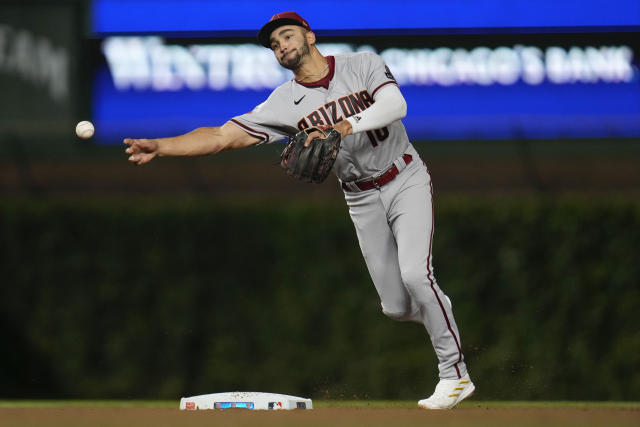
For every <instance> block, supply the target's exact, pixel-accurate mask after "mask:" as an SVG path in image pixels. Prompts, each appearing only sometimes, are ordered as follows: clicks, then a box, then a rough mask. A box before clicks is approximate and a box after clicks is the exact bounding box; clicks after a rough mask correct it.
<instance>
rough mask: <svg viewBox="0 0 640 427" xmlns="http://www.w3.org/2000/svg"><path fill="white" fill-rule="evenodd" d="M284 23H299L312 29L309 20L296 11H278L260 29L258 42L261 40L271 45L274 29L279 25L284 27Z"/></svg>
mask: <svg viewBox="0 0 640 427" xmlns="http://www.w3.org/2000/svg"><path fill="white" fill-rule="evenodd" d="M283 25H298V26H300V27H302V28H304V29H306V30H308V31H311V27H309V24H308V23H307V21H305V20H304V19H302V17H301V16H300V15H298V14H297V13H296V12H281V13H276V14H275V15H273V16H272V17H271V19H270V20H269V22H267V23H266V24H264V25H263V26H262V28H260V31H259V32H258V42H260V44H261V45H262V46H264V47H271V43H269V38H270V37H271V33H272V32H273V30H275V29H276V28H278V27H282V26H283Z"/></svg>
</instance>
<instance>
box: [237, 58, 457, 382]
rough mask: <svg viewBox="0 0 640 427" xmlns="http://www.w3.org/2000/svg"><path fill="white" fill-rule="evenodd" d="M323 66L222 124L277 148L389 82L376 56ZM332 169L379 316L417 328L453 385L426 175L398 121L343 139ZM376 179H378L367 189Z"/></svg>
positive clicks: (450, 337) (453, 361) (451, 335)
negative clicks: (319, 74) (322, 71)
mask: <svg viewBox="0 0 640 427" xmlns="http://www.w3.org/2000/svg"><path fill="white" fill-rule="evenodd" d="M326 60H327V63H328V65H329V72H328V74H327V75H326V77H324V78H323V79H322V80H320V81H317V82H313V83H301V82H298V81H296V80H291V81H289V82H286V83H284V84H283V85H281V86H279V87H278V88H277V89H275V90H274V92H273V93H272V94H271V95H270V96H269V98H268V99H267V100H266V101H265V102H264V103H262V104H260V105H258V106H257V107H256V108H255V109H254V110H253V111H252V112H250V113H247V114H243V115H241V116H237V117H234V118H233V119H232V120H231V122H233V123H234V124H236V125H237V126H239V127H240V128H242V129H243V130H245V131H246V132H248V133H250V134H251V135H253V136H255V137H258V138H260V139H261V143H272V142H278V141H281V140H282V139H283V138H284V137H287V136H290V135H293V134H295V133H296V132H297V131H298V130H300V129H303V128H306V127H309V126H317V125H333V124H335V123H337V122H339V121H341V120H344V119H346V118H348V117H351V116H355V115H357V114H359V113H361V112H362V111H365V110H366V109H367V108H368V107H370V106H371V105H372V104H373V103H374V102H375V99H376V96H377V94H378V93H379V91H380V90H381V89H382V88H384V87H385V86H388V85H396V81H395V79H394V78H393V75H392V74H391V72H390V71H389V69H388V68H387V67H386V65H385V63H384V62H383V60H382V58H380V57H379V56H378V55H376V54H375V53H371V52H361V53H349V54H342V55H336V56H328V57H326ZM407 155H408V156H407ZM334 172H335V174H336V175H337V177H338V178H339V180H340V181H341V184H342V188H343V190H344V194H345V200H346V202H347V205H348V207H349V214H350V215H351V219H352V220H353V224H354V226H355V229H356V233H357V236H358V240H359V242H360V248H361V249H362V253H363V255H364V259H365V261H366V264H367V267H368V270H369V273H370V275H371V278H372V279H373V283H374V285H375V288H376V290H377V292H378V295H379V296H380V300H381V305H382V311H383V313H384V314H386V315H387V316H389V317H390V318H392V319H394V320H398V321H415V322H419V323H422V324H423V325H424V327H425V328H426V330H427V332H428V334H429V336H430V338H431V342H432V344H433V348H434V350H435V352H436V355H437V357H438V362H439V363H438V369H439V374H440V378H441V379H460V378H462V377H463V376H465V375H466V374H467V369H466V366H465V363H464V357H463V354H462V349H461V342H460V335H459V333H458V327H457V326H456V322H455V320H454V317H453V312H452V309H451V304H450V302H449V300H448V297H447V296H446V295H445V294H444V293H443V292H442V290H441V289H440V288H439V286H438V284H437V283H436V279H435V277H434V274H433V265H432V247H433V231H434V220H433V207H432V206H433V205H432V194H433V189H432V185H431V177H430V175H429V172H428V170H427V167H426V165H425V164H424V163H423V161H422V160H421V159H420V157H419V155H418V153H417V152H416V150H415V149H414V147H413V146H412V144H411V143H410V142H409V138H408V136H407V133H406V131H405V128H404V125H403V124H402V122H401V121H400V120H396V121H393V122H392V123H390V124H388V125H387V126H384V127H382V128H381V129H377V130H372V131H367V132H361V133H356V134H353V135H348V136H346V137H345V138H344V140H343V143H342V149H341V151H340V154H339V155H338V158H337V160H336V163H335V165H334ZM377 176H381V179H380V180H379V181H376V182H373V183H372V182H368V181H369V180H370V179H371V178H374V177H377ZM363 189H364V191H363Z"/></svg>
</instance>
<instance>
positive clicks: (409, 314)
mask: <svg viewBox="0 0 640 427" xmlns="http://www.w3.org/2000/svg"><path fill="white" fill-rule="evenodd" d="M382 313H383V314H384V315H385V316H387V317H388V318H390V319H392V320H395V321H396V322H420V323H421V322H422V319H421V318H420V312H419V311H413V310H411V309H406V310H395V311H391V310H387V309H385V308H384V307H383V308H382Z"/></svg>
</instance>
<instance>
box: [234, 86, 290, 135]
mask: <svg viewBox="0 0 640 427" xmlns="http://www.w3.org/2000/svg"><path fill="white" fill-rule="evenodd" d="M278 111H280V110H279V108H278V102H277V96H276V95H275V93H272V94H271V96H269V98H268V99H267V100H266V101H265V102H263V103H262V104H259V105H258V106H256V107H255V108H254V109H253V110H252V111H250V112H248V113H245V114H242V115H239V116H235V117H233V118H232V119H230V120H229V121H230V122H231V123H233V124H234V125H236V126H238V127H239V128H240V129H242V130H244V131H245V132H247V133H248V134H249V135H252V136H255V137H256V138H259V139H260V141H259V142H258V144H267V143H272V142H280V141H282V140H283V139H285V138H287V137H288V136H289V135H291V134H292V133H295V132H296V129H293V128H291V126H287V125H286V124H284V123H282V121H281V120H280V119H279V118H278Z"/></svg>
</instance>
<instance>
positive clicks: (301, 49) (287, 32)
mask: <svg viewBox="0 0 640 427" xmlns="http://www.w3.org/2000/svg"><path fill="white" fill-rule="evenodd" d="M271 50H273V53H274V55H275V56H276V59H277V60H278V62H279V63H280V65H282V66H283V67H284V68H287V69H289V70H296V69H298V68H300V65H301V64H302V62H303V61H304V60H305V58H306V57H307V56H308V55H309V52H310V50H309V42H308V41H307V38H306V37H305V31H304V30H303V29H302V28H300V27H298V26H297V25H285V26H282V27H280V28H277V29H275V30H274V31H273V33H271Z"/></svg>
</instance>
